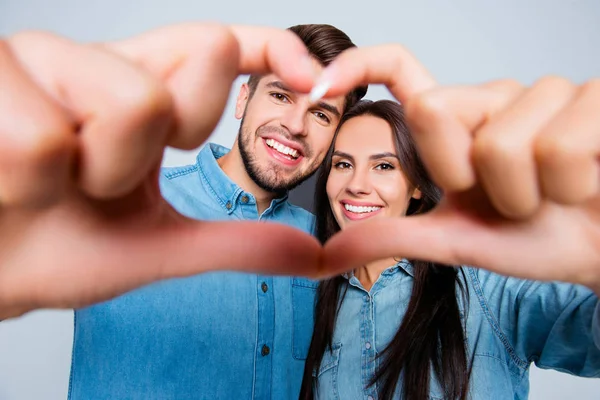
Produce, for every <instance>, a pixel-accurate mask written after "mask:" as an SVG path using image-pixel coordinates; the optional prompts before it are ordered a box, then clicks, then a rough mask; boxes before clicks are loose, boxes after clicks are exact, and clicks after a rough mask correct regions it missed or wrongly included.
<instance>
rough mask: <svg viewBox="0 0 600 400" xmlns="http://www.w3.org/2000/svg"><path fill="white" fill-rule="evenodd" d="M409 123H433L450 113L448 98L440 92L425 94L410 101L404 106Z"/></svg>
mask: <svg viewBox="0 0 600 400" xmlns="http://www.w3.org/2000/svg"><path fill="white" fill-rule="evenodd" d="M404 109H405V113H406V119H407V121H408V122H409V123H411V124H415V125H416V126H418V125H419V121H431V120H434V119H436V118H439V116H440V115H442V114H445V113H447V112H448V103H447V98H446V97H445V96H444V95H443V93H440V92H438V91H431V92H424V93H420V94H417V95H415V96H413V97H412V98H410V99H408V101H407V102H406V103H405V106H404Z"/></svg>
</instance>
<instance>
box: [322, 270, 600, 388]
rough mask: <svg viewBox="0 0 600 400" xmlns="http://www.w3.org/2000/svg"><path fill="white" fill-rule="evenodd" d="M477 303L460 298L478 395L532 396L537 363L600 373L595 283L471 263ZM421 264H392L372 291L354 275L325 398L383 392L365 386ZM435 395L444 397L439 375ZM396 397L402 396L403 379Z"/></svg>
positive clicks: (469, 282)
mask: <svg viewBox="0 0 600 400" xmlns="http://www.w3.org/2000/svg"><path fill="white" fill-rule="evenodd" d="M464 272H465V277H466V282H465V284H466V286H467V287H468V291H469V295H470V296H469V302H468V304H464V303H463V302H462V301H459V308H460V309H461V318H462V319H463V324H464V323H465V318H466V340H467V343H468V352H469V354H470V355H471V356H473V360H474V362H473V370H472V374H471V386H470V395H471V398H472V399H476V400H490V399H493V400H503V399H507V400H508V399H511V400H512V399H526V398H527V395H528V392H529V379H528V377H529V366H530V365H531V363H532V362H533V363H535V364H536V365H537V366H538V367H540V368H551V369H555V370H559V371H564V372H568V373H571V374H575V375H579V376H587V377H599V376H600V307H599V306H598V298H597V297H596V296H595V295H594V294H593V292H592V291H590V290H588V289H587V288H584V287H581V286H576V285H570V284H565V283H541V282H535V281H527V280H520V279H515V278H507V277H504V276H500V275H497V274H493V273H490V272H487V271H484V270H480V269H475V268H464ZM413 277H414V276H413V267H412V265H411V264H410V263H408V262H407V261H406V260H404V261H402V262H400V263H398V264H397V265H395V266H393V267H390V268H388V269H387V270H385V271H384V272H383V273H382V274H381V276H380V277H379V279H378V280H377V282H376V283H375V284H374V285H373V287H372V288H371V290H370V291H366V290H364V289H363V287H362V286H361V284H360V282H359V281H358V279H357V278H356V277H355V276H353V275H348V276H347V278H349V281H348V283H349V285H348V291H347V293H346V295H345V298H344V301H343V303H342V307H341V309H340V314H339V317H338V319H337V322H336V327H335V332H334V337H333V346H332V351H328V352H327V353H326V354H325V356H324V358H323V361H322V363H321V367H320V370H319V371H315V373H314V374H313V375H315V376H318V379H317V384H316V386H317V390H318V395H319V396H318V398H320V399H365V400H372V399H377V388H376V387H371V388H365V387H366V386H367V383H368V382H369V381H370V379H371V377H372V376H373V374H374V372H375V369H376V368H377V366H378V360H377V358H376V357H375V356H376V355H377V354H378V353H379V352H380V351H382V350H383V349H384V348H385V347H386V346H387V344H388V343H389V342H390V341H391V340H392V338H393V337H394V334H395V333H396V331H397V330H398V327H399V326H400V322H401V321H402V318H403V317H404V314H405V312H406V309H407V306H408V302H409V300H410V295H411V290H412V285H413ZM431 381H432V384H431V388H430V398H432V399H442V398H443V395H442V391H441V388H440V386H439V383H438V382H437V381H436V380H435V379H434V378H432V380H431ZM398 386H399V387H398V388H397V392H396V396H395V397H397V398H400V393H401V386H402V382H401V381H400V382H399V385H398Z"/></svg>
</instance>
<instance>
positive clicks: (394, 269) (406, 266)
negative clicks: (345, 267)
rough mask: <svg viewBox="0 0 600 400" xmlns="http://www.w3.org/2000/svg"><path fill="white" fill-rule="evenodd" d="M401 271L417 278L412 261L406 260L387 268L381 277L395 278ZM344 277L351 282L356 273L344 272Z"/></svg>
mask: <svg viewBox="0 0 600 400" xmlns="http://www.w3.org/2000/svg"><path fill="white" fill-rule="evenodd" d="M400 270H403V271H404V272H406V273H407V274H408V275H410V276H411V277H412V278H413V279H414V277H415V270H414V267H413V265H412V264H411V263H410V261H408V260H407V259H406V258H403V259H402V260H400V261H398V262H397V263H396V264H394V265H392V266H391V267H389V268H386V269H385V270H384V271H383V272H382V273H381V275H383V276H390V277H391V276H394V275H395V274H396V273H398V272H399V271H400ZM342 276H343V277H344V278H346V279H348V280H350V279H351V278H352V277H353V276H354V271H350V272H344V273H343V274H342Z"/></svg>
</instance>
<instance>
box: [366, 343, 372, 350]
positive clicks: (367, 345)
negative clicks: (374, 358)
mask: <svg viewBox="0 0 600 400" xmlns="http://www.w3.org/2000/svg"><path fill="white" fill-rule="evenodd" d="M365 347H366V348H367V350H369V349H370V348H371V343H369V342H367V344H365Z"/></svg>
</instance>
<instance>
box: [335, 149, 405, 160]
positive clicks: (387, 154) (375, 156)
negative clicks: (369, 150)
mask: <svg viewBox="0 0 600 400" xmlns="http://www.w3.org/2000/svg"><path fill="white" fill-rule="evenodd" d="M333 155H334V156H338V157H342V158H347V159H349V160H354V157H353V156H352V155H350V154H348V153H344V152H343V151H338V150H336V151H334V152H333ZM388 157H391V158H396V159H398V160H400V158H399V157H398V156H397V155H396V154H394V153H390V152H384V153H377V154H373V155H371V156H369V160H379V159H381V158H388Z"/></svg>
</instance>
